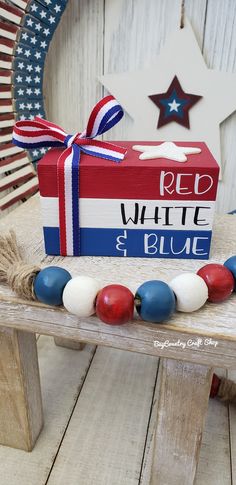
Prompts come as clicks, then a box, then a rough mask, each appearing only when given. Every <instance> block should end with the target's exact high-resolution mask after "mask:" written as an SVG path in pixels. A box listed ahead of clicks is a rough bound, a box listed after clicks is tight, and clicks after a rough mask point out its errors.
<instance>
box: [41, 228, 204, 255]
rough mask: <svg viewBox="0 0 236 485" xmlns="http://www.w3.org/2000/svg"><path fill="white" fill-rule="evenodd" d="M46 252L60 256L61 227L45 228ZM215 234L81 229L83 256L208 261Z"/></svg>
mask: <svg viewBox="0 0 236 485" xmlns="http://www.w3.org/2000/svg"><path fill="white" fill-rule="evenodd" d="M43 230H44V240H45V251H46V253H47V254H49V255H59V254H60V240H59V228H58V227H44V229H43ZM211 235H212V231H182V230H180V231H171V230H143V229H125V230H123V229H97V228H81V229H80V244H81V255H82V256H118V257H119V256H120V257H140V258H157V257H158V258H171V259H174V258H177V259H208V258H209V252H210V244H211Z"/></svg>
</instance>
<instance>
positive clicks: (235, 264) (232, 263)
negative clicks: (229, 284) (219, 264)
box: [224, 256, 236, 291]
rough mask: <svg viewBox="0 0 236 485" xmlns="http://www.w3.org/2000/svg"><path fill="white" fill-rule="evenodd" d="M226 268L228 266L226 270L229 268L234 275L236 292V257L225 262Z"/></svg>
mask: <svg viewBox="0 0 236 485" xmlns="http://www.w3.org/2000/svg"><path fill="white" fill-rule="evenodd" d="M224 266H226V268H228V269H229V270H230V271H231V273H232V274H233V277H234V281H235V284H234V291H236V256H231V258H229V259H227V261H225V263H224Z"/></svg>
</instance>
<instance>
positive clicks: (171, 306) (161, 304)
mask: <svg viewBox="0 0 236 485" xmlns="http://www.w3.org/2000/svg"><path fill="white" fill-rule="evenodd" d="M135 303H136V309H137V311H138V313H139V315H140V317H141V318H142V319H143V320H146V321H147V322H153V323H160V322H163V321H164V320H168V318H170V317H171V315H172V314H173V313H174V311H175V304H176V303H175V295H174V292H173V290H172V289H171V288H170V287H169V286H168V285H167V284H166V283H164V281H159V280H151V281H146V282H145V283H143V284H142V285H141V286H140V287H139V288H138V290H137V291H136V294H135Z"/></svg>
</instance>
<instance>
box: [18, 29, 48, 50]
mask: <svg viewBox="0 0 236 485" xmlns="http://www.w3.org/2000/svg"><path fill="white" fill-rule="evenodd" d="M18 42H19V44H24V45H26V46H29V47H32V48H33V49H38V50H42V51H43V52H47V51H48V48H49V41H48V40H47V39H45V38H44V37H41V36H40V35H35V34H33V33H32V32H30V31H29V30H26V29H20V33H19V37H18Z"/></svg>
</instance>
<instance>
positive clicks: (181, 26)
mask: <svg viewBox="0 0 236 485" xmlns="http://www.w3.org/2000/svg"><path fill="white" fill-rule="evenodd" d="M180 28H181V29H183V28H184V0H181V10H180Z"/></svg>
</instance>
